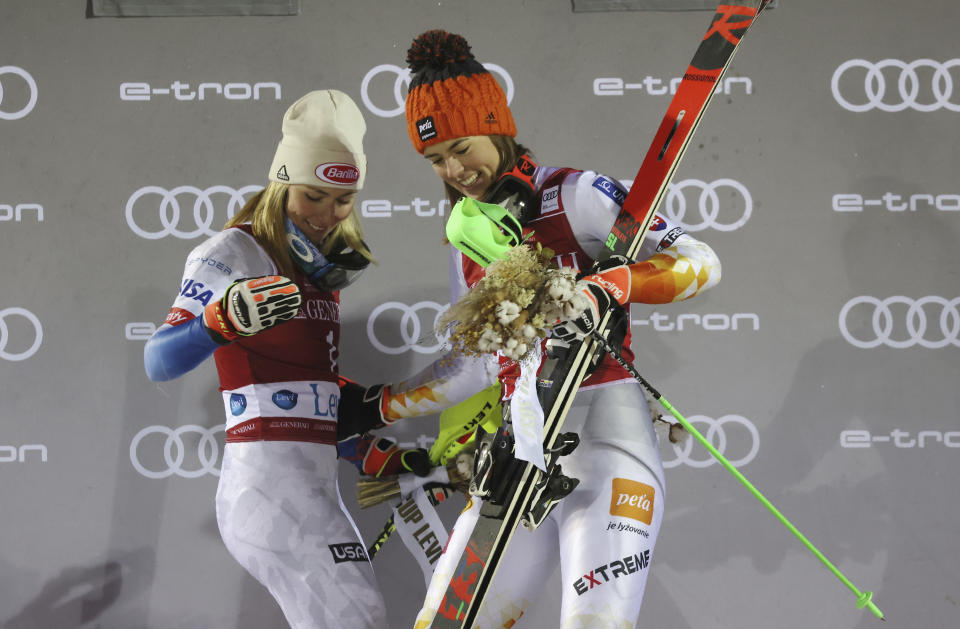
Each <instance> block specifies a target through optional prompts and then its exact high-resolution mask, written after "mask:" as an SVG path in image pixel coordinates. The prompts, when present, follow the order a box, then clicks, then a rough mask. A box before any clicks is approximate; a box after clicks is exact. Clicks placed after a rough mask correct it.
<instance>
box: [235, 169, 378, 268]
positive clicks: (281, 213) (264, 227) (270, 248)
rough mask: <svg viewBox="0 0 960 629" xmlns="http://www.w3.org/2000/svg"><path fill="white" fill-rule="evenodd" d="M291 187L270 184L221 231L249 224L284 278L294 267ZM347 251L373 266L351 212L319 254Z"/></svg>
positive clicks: (372, 260) (331, 232) (251, 199)
mask: <svg viewBox="0 0 960 629" xmlns="http://www.w3.org/2000/svg"><path fill="white" fill-rule="evenodd" d="M289 189H290V184H286V183H281V182H278V181H271V182H269V183H268V184H267V187H266V188H264V189H263V190H261V191H260V192H258V193H256V194H255V195H253V196H252V197H250V199H249V200H248V201H247V202H246V204H244V206H243V208H242V209H241V210H240V211H239V212H237V213H236V215H234V217H233V218H231V219H230V220H228V221H227V224H226V225H224V227H223V228H224V229H229V228H231V227H236V226H238V225H242V224H244V223H250V227H251V230H252V231H253V235H254V237H255V238H256V239H257V241H258V242H259V243H260V245H261V246H262V247H263V248H264V249H266V251H267V255H269V256H270V258H271V259H272V260H273V261H274V263H275V264H276V265H277V271H278V272H279V273H280V274H281V275H284V276H286V277H293V275H294V272H295V270H296V268H297V267H296V264H295V263H294V261H293V258H291V257H290V251H289V246H288V244H287V227H286V225H285V220H286V218H287V193H288V191H289ZM344 245H345V246H347V247H350V248H351V249H353V250H355V251H359V252H360V254H361V255H363V257H365V258H366V259H367V260H370V261H371V262H374V259H373V254H372V253H370V249H368V248H367V247H366V246H365V245H364V244H363V228H362V227H361V226H360V219H358V218H357V212H356V210H354V211H353V212H350V215H349V216H348V217H347V218H346V219H345V220H343V221H340V222H339V223H337V225H336V226H335V227H334V228H333V229H332V230H331V231H330V233H329V234H328V235H327V236H326V238H324V240H323V244H321V246H320V252H321V253H323V254H325V255H326V254H329V253H330V252H331V251H333V250H334V247H337V250H338V251H339V250H340V249H342V248H343V246H344Z"/></svg>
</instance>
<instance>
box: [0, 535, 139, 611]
mask: <svg viewBox="0 0 960 629" xmlns="http://www.w3.org/2000/svg"><path fill="white" fill-rule="evenodd" d="M153 568H154V554H153V550H151V549H149V548H141V549H139V550H136V551H132V552H129V553H124V554H122V555H120V556H118V557H115V558H113V559H111V560H109V561H107V562H105V563H102V564H95V565H93V566H89V567H84V566H73V567H69V568H65V569H64V570H62V571H61V572H60V574H59V575H57V576H56V577H54V578H53V579H51V580H50V581H49V582H48V583H47V584H46V585H45V586H44V587H43V589H42V590H40V593H39V594H38V595H37V596H36V598H34V599H33V600H32V601H30V602H29V603H27V605H26V606H25V607H24V608H23V609H22V610H20V612H19V613H17V614H16V615H14V616H13V617H12V618H10V619H8V620H7V621H6V622H4V623H3V627H4V628H5V629H36V628H37V627H44V628H50V629H53V628H54V627H58V628H65V627H78V626H83V625H86V624H87V623H90V622H93V621H94V620H96V619H97V618H100V617H101V616H102V615H103V613H104V612H105V611H106V610H107V609H110V608H111V607H112V606H114V605H115V604H116V603H117V601H118V600H119V598H120V595H121V593H122V594H123V596H124V597H125V598H133V597H135V596H136V595H137V594H139V593H140V592H142V591H144V588H143V587H142V585H143V584H142V583H141V588H140V589H139V590H131V587H130V583H128V582H127V581H128V579H129V576H130V575H131V574H143V573H152V572H153ZM144 627H145V625H144ZM130 629H134V627H131V628H130Z"/></svg>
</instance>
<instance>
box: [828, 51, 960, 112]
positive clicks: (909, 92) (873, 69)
mask: <svg viewBox="0 0 960 629" xmlns="http://www.w3.org/2000/svg"><path fill="white" fill-rule="evenodd" d="M957 67H960V59H950V60H949V61H946V62H940V61H935V60H933V59H917V60H916V61H910V62H905V61H900V60H899V59H882V60H880V61H877V62H876V63H873V62H870V61H867V60H865V59H851V60H849V61H845V62H844V63H842V64H840V67H838V68H837V69H836V70H835V71H834V73H833V78H832V79H831V80H830V89H831V90H833V98H834V99H836V101H837V102H838V103H840V106H841V107H843V108H844V109H846V110H847V111H855V112H863V111H870V110H871V109H879V110H881V111H903V110H905V109H914V110H916V111H936V110H938V109H941V108H943V109H949V110H950V111H960V97H958V98H954V89H953V87H954V86H953V73H952V70H953V68H957ZM888 69H889V70H890V71H888V72H884V70H888ZM847 73H850V75H851V76H852V77H856V78H852V79H849V80H846V81H843V90H841V81H842V80H843V79H844V77H845V75H847ZM861 74H862V75H863V83H862V84H861V83H860V82H859V76H860V75H861ZM888 79H889V80H890V84H889V86H888V84H887V81H888ZM894 83H895V84H896V90H895V91H894V90H893V89H892V88H893V86H894ZM888 87H889V88H891V89H888ZM861 89H862V92H861ZM841 91H843V92H845V93H846V94H847V96H849V97H850V98H847V96H844V94H842V93H841Z"/></svg>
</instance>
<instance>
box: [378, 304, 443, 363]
mask: <svg viewBox="0 0 960 629" xmlns="http://www.w3.org/2000/svg"><path fill="white" fill-rule="evenodd" d="M447 307H448V306H441V305H440V304H438V303H436V302H433V301H418V302H417V303H415V304H412V305H410V306H408V305H407V304H404V303H401V302H399V301H388V302H386V303H383V304H380V305H379V306H377V307H376V308H374V309H373V312H371V313H370V318H369V319H367V337H368V338H369V339H370V343H371V345H373V346H374V347H376V348H377V349H378V350H380V351H381V352H383V353H384V354H403V353H404V352H409V351H411V350H412V351H414V352H417V353H418V354H432V353H434V352H438V351H440V349H442V348H443V346H444V341H443V339H441V338H440V337H438V336H437V335H436V333H435V330H436V327H437V321H438V320H439V319H440V315H441V314H443V313H444V312H445V311H446V309H447ZM393 311H398V312H399V313H400V316H399V321H397V317H396V316H395V315H393ZM384 338H385V339H386V342H384V340H382V339H384ZM398 341H399V343H398Z"/></svg>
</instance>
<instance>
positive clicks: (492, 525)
mask: <svg viewBox="0 0 960 629" xmlns="http://www.w3.org/2000/svg"><path fill="white" fill-rule="evenodd" d="M768 2H769V0H740V1H739V2H738V3H737V4H721V5H720V6H719V7H718V8H717V10H716V13H715V14H714V16H713V20H712V21H711V24H710V28H709V29H708V30H707V32H706V34H705V35H704V37H703V40H702V41H701V43H700V46H699V48H697V52H696V54H695V55H694V56H693V60H692V61H691V63H690V66H689V67H688V68H687V71H686V73H685V74H684V75H683V79H682V81H681V82H680V83H679V85H678V86H677V91H676V94H675V95H674V97H673V99H672V101H671V102H670V105H669V107H668V108H667V113H666V115H665V116H664V118H663V122H661V123H660V127H659V128H658V129H657V132H656V135H655V136H654V139H653V144H652V145H651V147H650V149H649V151H648V152H647V155H646V157H645V158H644V160H643V163H642V165H641V166H640V170H639V171H638V172H637V176H636V177H635V179H634V183H633V186H632V188H631V189H630V193H629V194H628V195H627V197H626V199H625V201H624V203H623V208H622V210H621V212H620V214H619V216H618V217H617V220H616V222H615V223H614V225H613V228H612V229H611V231H610V235H609V236H608V238H607V241H606V250H605V251H604V252H603V254H602V255H600V256H598V257H599V258H600V259H606V258H607V257H609V256H611V255H623V256H626V257H627V258H629V259H631V260H633V259H635V256H636V255H637V253H638V252H639V250H640V247H641V245H642V244H643V239H644V236H645V235H646V233H647V230H648V229H649V227H650V224H651V221H652V219H653V216H654V213H655V212H656V209H657V208H658V207H659V205H660V203H661V201H662V200H663V197H664V194H665V193H666V189H667V185H668V184H669V183H670V180H671V178H672V177H673V173H674V171H675V170H676V168H677V164H678V163H679V161H680V158H681V157H682V156H683V154H684V151H685V150H686V147H687V144H688V143H689V141H690V138H691V136H692V134H693V131H694V130H695V129H696V127H697V125H698V124H699V122H700V119H701V117H702V116H703V112H704V110H705V109H706V107H707V105H708V104H709V102H710V99H711V98H712V96H713V94H714V91H715V89H716V86H717V84H718V83H719V82H720V79H721V77H722V76H723V73H724V71H725V70H726V68H727V66H728V65H729V64H730V60H731V59H732V58H733V54H734V52H735V51H736V50H737V48H738V46H739V44H740V41H741V39H742V37H743V36H744V34H745V33H746V31H747V29H749V28H750V26H751V25H752V24H753V22H754V20H755V19H756V17H757V16H758V15H759V13H760V12H761V11H762V10H763V8H764V6H765V5H766V4H767V3H768ZM614 313H615V311H610V312H607V313H604V315H603V317H602V318H601V320H600V321H599V322H598V325H597V332H598V333H599V334H600V335H601V336H606V335H607V334H609V333H610V332H611V331H612V329H613V328H614V327H616V326H617V325H629V321H626V322H624V321H623V320H622V318H621V319H620V320H619V321H617V320H616V319H617V317H616V315H615V314H614ZM598 350H600V346H599V344H598V341H597V340H596V339H595V338H593V337H587V338H586V339H584V341H583V342H582V343H580V344H579V345H576V344H575V345H573V346H571V347H570V348H569V350H568V351H567V352H565V353H563V354H561V355H559V356H555V357H553V358H550V359H548V362H547V364H546V365H544V367H543V369H542V370H541V382H542V383H543V382H544V381H546V382H547V383H548V384H549V386H548V387H546V388H541V391H540V402H541V406H542V407H543V409H544V432H543V446H544V452H545V453H547V461H548V462H549V463H554V464H555V463H556V459H557V458H558V455H559V454H560V453H562V452H565V451H568V450H569V449H571V447H570V445H571V441H575V436H571V433H562V432H561V428H562V426H563V422H564V419H565V417H566V414H567V411H568V410H569V409H570V406H571V404H572V403H573V399H574V397H575V395H576V393H577V390H578V389H579V387H580V383H581V382H582V381H583V379H584V378H585V377H586V375H587V371H588V369H589V367H590V364H591V361H592V359H593V357H594V356H595V354H596V353H597V351H598ZM544 374H548V375H544ZM495 443H496V442H495ZM481 454H482V453H481V452H479V451H478V456H481ZM550 472H551V470H550V467H548V472H547V474H544V473H543V472H541V471H540V470H538V469H537V468H536V467H535V466H534V465H532V464H530V463H527V462H524V461H516V462H515V464H514V465H513V471H512V473H511V474H509V478H508V482H507V483H506V487H507V490H506V492H504V493H503V495H501V496H498V497H497V499H496V500H494V501H490V500H488V501H485V502H484V503H483V505H482V506H481V508H480V513H479V518H478V519H477V521H476V524H475V525H474V528H473V531H472V534H471V536H470V540H469V542H468V543H467V547H466V550H465V551H464V552H463V554H462V556H461V557H460V565H459V566H458V567H457V569H456V570H455V571H454V575H455V576H454V577H453V578H452V579H451V581H450V583H449V584H448V586H447V590H446V593H445V595H444V596H443V598H442V600H441V601H440V602H439V605H438V609H437V613H436V616H435V617H434V618H433V620H432V622H430V621H427V620H425V619H421V620H418V622H417V625H416V629H423V628H426V627H433V628H435V629H455V628H456V629H460V628H469V627H472V626H473V625H474V623H475V621H476V618H477V614H478V612H479V609H480V605H481V603H482V602H483V599H484V595H485V594H486V592H487V590H488V588H489V586H490V584H491V583H492V581H493V577H494V574H495V572H496V569H497V565H498V563H499V561H500V558H501V557H502V555H503V553H504V552H505V550H506V548H507V545H508V543H509V542H510V539H511V537H512V536H513V533H514V531H515V530H516V528H517V526H518V525H519V524H521V522H523V523H524V524H526V525H528V526H535V525H537V524H539V520H542V517H545V515H546V512H547V511H549V506H550V503H551V501H554V500H556V499H558V498H557V496H558V495H562V494H563V492H564V491H569V489H571V488H570V487H569V484H568V483H569V481H567V484H565V482H564V481H565V480H567V479H564V477H562V476H559V475H557V474H551V473H550ZM557 490H559V494H554V496H553V497H552V496H551V494H550V492H551V491H557ZM465 575H470V578H469V580H468V579H465V578H464V576H465Z"/></svg>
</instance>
